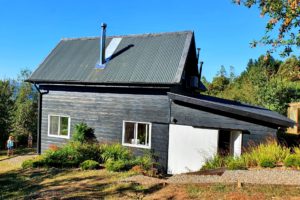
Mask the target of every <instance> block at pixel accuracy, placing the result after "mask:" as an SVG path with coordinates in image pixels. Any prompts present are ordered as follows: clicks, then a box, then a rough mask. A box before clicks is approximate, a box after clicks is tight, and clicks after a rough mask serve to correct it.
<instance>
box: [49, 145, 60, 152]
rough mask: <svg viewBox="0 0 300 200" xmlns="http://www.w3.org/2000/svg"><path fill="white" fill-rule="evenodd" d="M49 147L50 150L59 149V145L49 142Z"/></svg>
mask: <svg viewBox="0 0 300 200" xmlns="http://www.w3.org/2000/svg"><path fill="white" fill-rule="evenodd" d="M49 149H50V150H52V151H57V150H58V149H59V147H58V146H57V145H55V144H50V145H49Z"/></svg>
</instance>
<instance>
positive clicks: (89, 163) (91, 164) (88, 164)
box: [80, 160, 99, 170]
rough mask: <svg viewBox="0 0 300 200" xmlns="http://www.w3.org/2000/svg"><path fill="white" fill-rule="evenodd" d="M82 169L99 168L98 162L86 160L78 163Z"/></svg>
mask: <svg viewBox="0 0 300 200" xmlns="http://www.w3.org/2000/svg"><path fill="white" fill-rule="evenodd" d="M80 168H81V169H82V170H92V169H99V163H98V162H97V161H94V160H86V161H84V162H82V163H81V164H80Z"/></svg>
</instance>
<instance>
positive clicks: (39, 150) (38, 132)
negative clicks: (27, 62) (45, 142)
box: [33, 83, 49, 154]
mask: <svg viewBox="0 0 300 200" xmlns="http://www.w3.org/2000/svg"><path fill="white" fill-rule="evenodd" d="M33 84H34V87H35V89H36V90H37V91H38V93H39V98H38V118H37V120H38V123H37V154H41V130H42V102H43V94H48V93H49V91H46V92H41V90H40V88H39V87H38V86H37V84H36V83H33Z"/></svg>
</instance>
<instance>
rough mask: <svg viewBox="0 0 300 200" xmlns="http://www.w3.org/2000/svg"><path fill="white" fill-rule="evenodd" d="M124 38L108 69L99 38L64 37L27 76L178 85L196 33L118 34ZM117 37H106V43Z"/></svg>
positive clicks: (32, 79)
mask: <svg viewBox="0 0 300 200" xmlns="http://www.w3.org/2000/svg"><path fill="white" fill-rule="evenodd" d="M116 37H121V38H122V41H121V43H120V44H119V46H118V48H117V49H116V51H115V53H114V54H113V56H112V59H111V60H110V61H109V62H108V63H107V65H106V67H105V69H96V68H95V66H96V64H97V63H99V57H100V56H99V37H98V38H78V39H63V40H61V41H60V42H59V44H58V45H57V46H56V47H55V48H54V49H53V50H52V52H51V53H50V54H49V55H48V57H47V58H46V59H45V60H44V61H43V63H42V64H41V65H40V66H39V67H38V69H37V70H36V71H35V72H34V73H33V74H32V75H31V77H30V78H29V79H28V81H30V82H35V83H60V82H62V83H83V84H84V83H93V84H169V85H170V84H178V83H180V81H181V75H182V72H183V68H184V65H185V63H186V58H187V51H188V49H189V46H190V44H191V41H192V38H193V32H191V31H183V32H174V33H161V34H143V35H129V36H116ZM112 38H114V37H107V43H106V44H107V45H108V44H109V42H110V41H111V39H112Z"/></svg>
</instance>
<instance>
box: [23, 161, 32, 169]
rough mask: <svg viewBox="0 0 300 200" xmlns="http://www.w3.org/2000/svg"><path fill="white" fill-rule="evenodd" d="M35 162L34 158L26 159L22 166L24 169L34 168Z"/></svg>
mask: <svg viewBox="0 0 300 200" xmlns="http://www.w3.org/2000/svg"><path fill="white" fill-rule="evenodd" d="M33 162H34V160H32V159H30V160H25V161H24V162H23V163H22V168H23V169H27V168H33Z"/></svg>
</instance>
